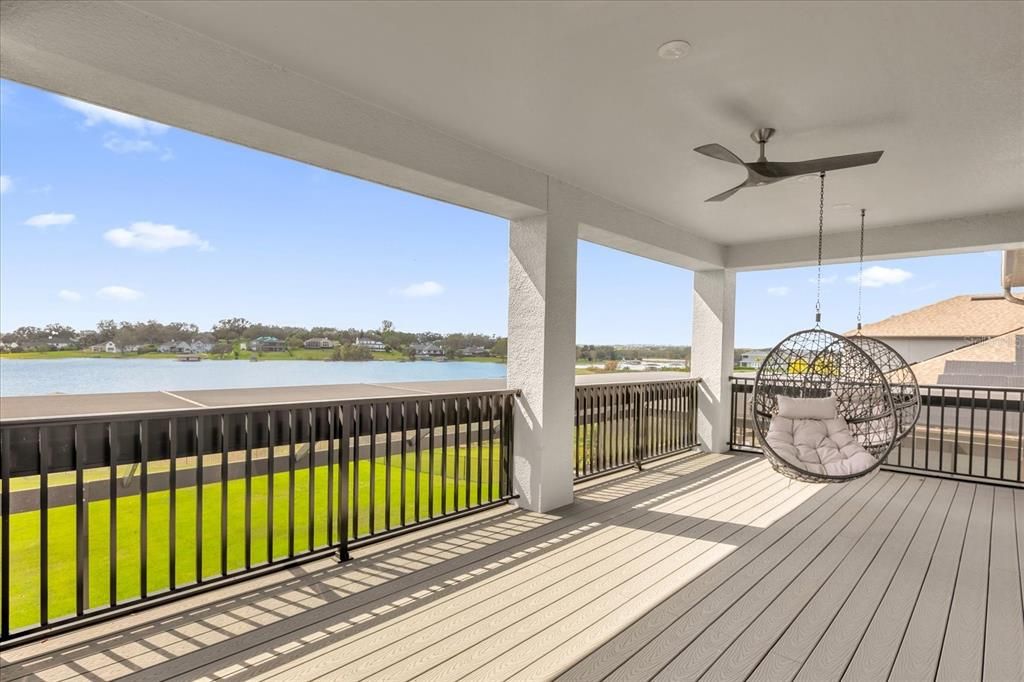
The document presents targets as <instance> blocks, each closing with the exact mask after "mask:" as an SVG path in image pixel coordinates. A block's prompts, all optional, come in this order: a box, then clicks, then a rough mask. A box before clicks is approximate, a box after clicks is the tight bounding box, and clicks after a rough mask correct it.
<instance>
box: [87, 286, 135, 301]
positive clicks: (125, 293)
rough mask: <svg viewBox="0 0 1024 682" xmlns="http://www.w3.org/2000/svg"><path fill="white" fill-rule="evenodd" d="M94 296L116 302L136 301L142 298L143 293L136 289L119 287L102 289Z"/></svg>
mask: <svg viewBox="0 0 1024 682" xmlns="http://www.w3.org/2000/svg"><path fill="white" fill-rule="evenodd" d="M96 294H97V295H98V296H102V297H103V298H112V299H115V300H118V301H137V300H139V299H140V298H142V296H143V293H142V292H141V291H139V290H137V289H130V288H128V287H121V286H109V287H103V288H102V289H100V290H99V291H97V292H96Z"/></svg>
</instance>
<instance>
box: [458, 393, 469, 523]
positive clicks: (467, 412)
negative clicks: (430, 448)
mask: <svg viewBox="0 0 1024 682" xmlns="http://www.w3.org/2000/svg"><path fill="white" fill-rule="evenodd" d="M456 400H458V399H456ZM472 449H473V404H472V402H471V399H470V398H469V396H466V483H465V489H466V494H465V496H464V499H465V501H466V506H465V509H469V508H470V507H471V506H472V504H471V503H470V501H469V500H470V491H471V490H472V488H473V455H472Z"/></svg>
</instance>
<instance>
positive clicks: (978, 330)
mask: <svg viewBox="0 0 1024 682" xmlns="http://www.w3.org/2000/svg"><path fill="white" fill-rule="evenodd" d="M1021 327H1024V306H1022V305H1016V304H1013V303H1010V302H1009V301H1007V300H1005V299H1003V298H1001V297H1000V298H996V297H992V296H969V295H968V296H954V297H953V298H947V299H946V300H944V301H939V302H937V303H932V304H931V305H926V306H924V307H923V308H918V309H916V310H911V311H910V312H907V313H901V314H899V315H893V316H892V317H888V318H886V319H884V320H882V321H881V322H874V323H871V324H866V325H864V328H863V331H862V333H863V334H864V335H865V336H877V337H879V338H887V337H889V338H891V337H901V338H907V337H919V338H972V337H974V338H977V337H981V338H987V337H993V336H999V335H1001V334H1006V333H1007V332H1009V331H1012V330H1014V329H1019V328H1021ZM852 333H853V332H847V334H852Z"/></svg>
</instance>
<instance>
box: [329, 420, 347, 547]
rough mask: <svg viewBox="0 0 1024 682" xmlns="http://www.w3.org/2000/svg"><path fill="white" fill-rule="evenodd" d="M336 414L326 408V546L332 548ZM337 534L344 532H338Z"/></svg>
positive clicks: (337, 429) (336, 432) (337, 428)
mask: <svg viewBox="0 0 1024 682" xmlns="http://www.w3.org/2000/svg"><path fill="white" fill-rule="evenodd" d="M338 431H339V424H338V413H337V411H336V408H335V407H334V406H331V407H328V408H327V546H328V547H333V546H334V520H335V519H334V476H335V471H336V469H335V466H334V453H335V452H336V450H335V439H336V438H337V437H338ZM339 532H344V531H341V530H340V527H339Z"/></svg>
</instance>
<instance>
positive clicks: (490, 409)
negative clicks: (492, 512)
mask: <svg viewBox="0 0 1024 682" xmlns="http://www.w3.org/2000/svg"><path fill="white" fill-rule="evenodd" d="M497 496H498V492H497V490H495V488H494V395H493V394H489V395H488V396H487V499H488V501H493V500H494V499H495V497H497Z"/></svg>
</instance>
